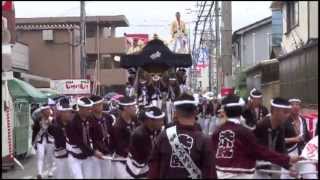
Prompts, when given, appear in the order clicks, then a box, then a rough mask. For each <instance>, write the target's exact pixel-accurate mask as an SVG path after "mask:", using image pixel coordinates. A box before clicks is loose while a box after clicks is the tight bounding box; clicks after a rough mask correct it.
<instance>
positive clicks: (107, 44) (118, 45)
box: [86, 36, 128, 54]
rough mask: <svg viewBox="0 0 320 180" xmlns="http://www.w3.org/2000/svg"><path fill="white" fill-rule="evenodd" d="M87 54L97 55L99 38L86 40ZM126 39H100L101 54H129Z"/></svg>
mask: <svg viewBox="0 0 320 180" xmlns="http://www.w3.org/2000/svg"><path fill="white" fill-rule="evenodd" d="M86 40H87V42H86V52H87V53H88V54H97V53H98V51H97V49H98V47H97V42H96V40H97V38H95V37H94V38H87V39H86ZM127 49H128V48H127V46H126V39H125V38H114V37H112V38H108V39H106V38H103V37H102V36H101V37H100V53H101V54H125V53H126V52H127Z"/></svg>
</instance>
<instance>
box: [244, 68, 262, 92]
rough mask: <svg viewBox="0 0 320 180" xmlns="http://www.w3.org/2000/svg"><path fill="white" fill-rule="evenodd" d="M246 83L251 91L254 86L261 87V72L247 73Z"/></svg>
mask: <svg viewBox="0 0 320 180" xmlns="http://www.w3.org/2000/svg"><path fill="white" fill-rule="evenodd" d="M246 84H247V89H248V90H249V91H250V90H251V89H253V88H256V89H261V72H260V71H259V72H255V73H250V74H247V78H246Z"/></svg>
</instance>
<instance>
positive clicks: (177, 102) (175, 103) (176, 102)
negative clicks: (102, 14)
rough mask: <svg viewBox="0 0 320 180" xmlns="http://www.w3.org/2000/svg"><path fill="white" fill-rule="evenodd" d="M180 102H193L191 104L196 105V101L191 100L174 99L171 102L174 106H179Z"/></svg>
mask: <svg viewBox="0 0 320 180" xmlns="http://www.w3.org/2000/svg"><path fill="white" fill-rule="evenodd" d="M182 104H193V105H195V106H196V105H197V102H196V101H191V100H182V101H175V102H174V103H173V105H174V106H179V105H182Z"/></svg>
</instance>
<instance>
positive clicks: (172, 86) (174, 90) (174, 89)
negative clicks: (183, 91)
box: [165, 74, 180, 125]
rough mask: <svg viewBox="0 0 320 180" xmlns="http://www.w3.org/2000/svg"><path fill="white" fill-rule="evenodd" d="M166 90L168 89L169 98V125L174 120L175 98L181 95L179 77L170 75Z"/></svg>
mask: <svg viewBox="0 0 320 180" xmlns="http://www.w3.org/2000/svg"><path fill="white" fill-rule="evenodd" d="M166 91H167V99H166V115H167V120H166V122H165V124H166V125H167V124H169V123H171V122H172V121H173V111H172V110H173V106H172V103H173V101H174V100H175V98H176V97H178V96H179V95H180V89H179V84H178V82H177V78H176V76H175V74H170V75H169V83H168V85H167V87H166Z"/></svg>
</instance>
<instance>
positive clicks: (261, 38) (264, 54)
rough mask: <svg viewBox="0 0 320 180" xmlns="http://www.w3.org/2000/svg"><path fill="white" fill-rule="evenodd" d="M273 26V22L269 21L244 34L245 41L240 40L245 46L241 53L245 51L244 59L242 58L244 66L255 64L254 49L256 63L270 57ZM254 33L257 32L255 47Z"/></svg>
mask: <svg viewBox="0 0 320 180" xmlns="http://www.w3.org/2000/svg"><path fill="white" fill-rule="evenodd" d="M271 28H272V25H271V23H268V24H266V25H264V26H262V27H259V28H256V29H254V30H251V31H248V32H246V33H245V34H244V35H243V42H241V41H240V43H241V46H243V52H240V54H241V53H243V59H241V66H242V67H245V68H248V67H252V66H253V65H254V59H253V50H255V64H257V63H259V62H260V61H262V60H266V59H269V51H270V48H269V47H270V46H271V33H272V29H271ZM253 33H255V47H253V40H252V39H253ZM268 33H269V34H270V37H269V38H270V39H269V38H268ZM268 41H269V42H270V44H269V43H268ZM240 51H241V48H240Z"/></svg>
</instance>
